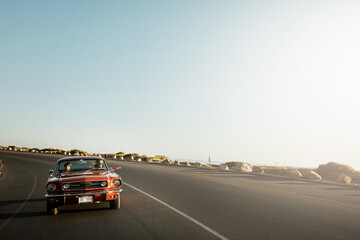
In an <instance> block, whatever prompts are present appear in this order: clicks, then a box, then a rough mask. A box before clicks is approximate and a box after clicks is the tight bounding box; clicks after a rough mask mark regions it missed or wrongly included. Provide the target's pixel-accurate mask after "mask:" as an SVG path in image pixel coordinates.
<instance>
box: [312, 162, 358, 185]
mask: <svg viewBox="0 0 360 240" xmlns="http://www.w3.org/2000/svg"><path fill="white" fill-rule="evenodd" d="M353 170H354V169H353V168H352V167H350V166H347V165H343V164H339V163H334V162H329V163H327V164H322V165H320V166H319V167H318V168H317V170H316V172H317V173H318V174H319V175H320V176H322V178H323V179H326V180H330V181H337V179H338V178H339V176H340V175H341V174H345V175H349V174H350V173H351V172H352V171H353Z"/></svg>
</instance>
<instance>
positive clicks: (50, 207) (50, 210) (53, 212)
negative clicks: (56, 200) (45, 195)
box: [46, 202, 58, 215]
mask: <svg viewBox="0 0 360 240" xmlns="http://www.w3.org/2000/svg"><path fill="white" fill-rule="evenodd" d="M46 212H47V214H48V215H56V214H58V207H57V206H55V205H53V204H51V203H49V202H46Z"/></svg>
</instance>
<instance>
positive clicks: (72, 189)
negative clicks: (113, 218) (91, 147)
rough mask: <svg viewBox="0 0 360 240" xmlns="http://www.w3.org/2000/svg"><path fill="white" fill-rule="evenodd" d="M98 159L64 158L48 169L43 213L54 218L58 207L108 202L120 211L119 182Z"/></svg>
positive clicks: (100, 159)
mask: <svg viewBox="0 0 360 240" xmlns="http://www.w3.org/2000/svg"><path fill="white" fill-rule="evenodd" d="M117 169H120V167H118V168H109V167H108V165H107V164H106V162H105V160H104V159H103V158H101V157H66V158H61V159H59V160H58V161H57V163H56V166H55V169H54V170H53V169H50V170H49V172H50V177H49V179H48V182H47V184H46V192H47V194H46V195H45V197H46V200H47V201H46V202H47V205H46V210H47V213H48V214H49V215H56V214H57V213H58V207H59V206H61V205H70V204H83V203H99V202H109V203H110V208H113V209H117V208H120V192H121V191H122V189H121V184H122V180H121V177H120V176H119V175H118V174H116V173H114V171H115V170H117Z"/></svg>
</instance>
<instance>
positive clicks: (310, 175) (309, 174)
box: [303, 171, 322, 180]
mask: <svg viewBox="0 0 360 240" xmlns="http://www.w3.org/2000/svg"><path fill="white" fill-rule="evenodd" d="M303 178H305V179H310V180H321V179H322V177H321V176H320V175H319V174H317V173H316V172H314V171H307V172H305V173H304V174H303Z"/></svg>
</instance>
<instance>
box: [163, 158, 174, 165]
mask: <svg viewBox="0 0 360 240" xmlns="http://www.w3.org/2000/svg"><path fill="white" fill-rule="evenodd" d="M162 163H167V164H171V163H172V162H171V161H170V160H169V159H165V160H164V161H163V162H162Z"/></svg>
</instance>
